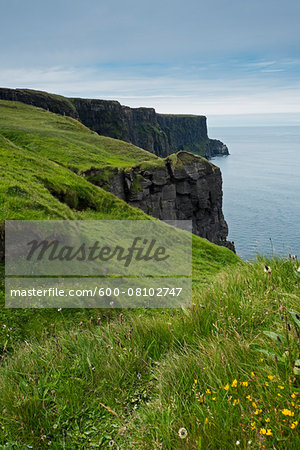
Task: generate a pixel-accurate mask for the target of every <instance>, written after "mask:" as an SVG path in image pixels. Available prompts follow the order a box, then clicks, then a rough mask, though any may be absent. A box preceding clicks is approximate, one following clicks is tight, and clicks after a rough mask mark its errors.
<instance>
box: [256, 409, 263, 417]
mask: <svg viewBox="0 0 300 450" xmlns="http://www.w3.org/2000/svg"><path fill="white" fill-rule="evenodd" d="M261 412H262V409H256V410H255V412H254V414H255V415H256V416H257V415H258V414H260V413H261Z"/></svg>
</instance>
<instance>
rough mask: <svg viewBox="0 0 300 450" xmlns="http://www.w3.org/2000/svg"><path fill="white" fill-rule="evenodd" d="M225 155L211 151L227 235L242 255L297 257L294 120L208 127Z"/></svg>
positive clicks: (298, 174) (299, 183) (299, 174)
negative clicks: (224, 148)
mask: <svg viewBox="0 0 300 450" xmlns="http://www.w3.org/2000/svg"><path fill="white" fill-rule="evenodd" d="M209 136H210V138H215V139H220V140H221V141H222V142H224V143H225V144H226V145H227V146H228V149H229V152H230V155H229V156H224V157H215V158H213V159H212V162H213V164H215V165H217V166H219V167H220V169H221V171H222V177H223V212H224V216H225V219H226V221H227V223H228V227H229V237H228V239H229V240H231V241H234V244H235V248H236V252H237V254H238V255H239V256H240V257H241V258H242V259H244V260H248V261H251V260H255V259H256V257H257V255H259V254H260V255H266V256H272V255H276V256H280V257H288V255H289V254H292V255H297V256H298V259H300V126H287V127H270V126H269V127H211V128H210V129H209Z"/></svg>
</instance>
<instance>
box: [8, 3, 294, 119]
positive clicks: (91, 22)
mask: <svg viewBox="0 0 300 450" xmlns="http://www.w3.org/2000/svg"><path fill="white" fill-rule="evenodd" d="M299 19H300V2H299V1H297V0H285V2H283V1H282V0H280V1H279V0H227V1H226V0H206V1H203V0H160V1H158V0H151V1H149V0H148V1H146V0H139V1H138V0H51V1H49V0H26V1H24V0H0V24H1V26H0V86H1V87H10V88H31V89H38V90H45V91H48V92H53V93H57V94H61V95H66V96H71V97H75V96H77V97H85V98H100V99H114V100H118V101H120V102H121V103H122V104H125V105H128V106H131V107H139V106H147V107H154V108H155V109H156V111H157V112H161V113H173V114H203V115H206V116H207V117H208V124H209V125H211V126H236V125H280V124H282V125H300V76H299V75H300V26H299Z"/></svg>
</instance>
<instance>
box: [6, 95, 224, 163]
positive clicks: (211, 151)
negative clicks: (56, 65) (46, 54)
mask: <svg viewBox="0 0 300 450" xmlns="http://www.w3.org/2000/svg"><path fill="white" fill-rule="evenodd" d="M0 99H1V100H14V101H19V102H23V103H27V104H29V105H33V106H37V107H40V108H44V109H47V110H49V111H52V112H54V113H56V114H61V115H67V116H71V117H74V118H75V119H77V120H79V121H81V122H82V123H83V124H84V125H86V126H87V127H89V128H90V129H91V130H94V131H96V132H97V133H98V134H100V135H103V136H110V137H113V138H116V139H121V140H123V141H126V142H131V143H132V144H134V145H137V146H138V147H141V148H143V149H145V150H148V151H150V152H151V153H154V154H156V155H158V156H161V157H165V156H168V155H170V154H172V153H175V152H177V151H178V150H186V151H189V152H193V153H196V154H199V155H202V156H205V157H206V158H211V157H212V156H216V155H228V154H229V153H228V148H227V147H226V145H225V144H223V143H222V142H220V141H218V140H215V139H209V138H208V135H207V126H206V117H205V116H189V115H168V114H157V113H156V112H155V110H154V109H153V108H129V107H128V106H123V105H121V104H120V103H119V102H117V101H109V100H90V99H81V98H67V97H63V96H60V95H54V94H48V93H47V92H41V91H34V90H29V89H7V88H0Z"/></svg>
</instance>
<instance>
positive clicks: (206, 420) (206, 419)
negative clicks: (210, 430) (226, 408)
mask: <svg viewBox="0 0 300 450" xmlns="http://www.w3.org/2000/svg"><path fill="white" fill-rule="evenodd" d="M208 422H209V420H208V418H207V417H205V424H206V425H207V424H208Z"/></svg>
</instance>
